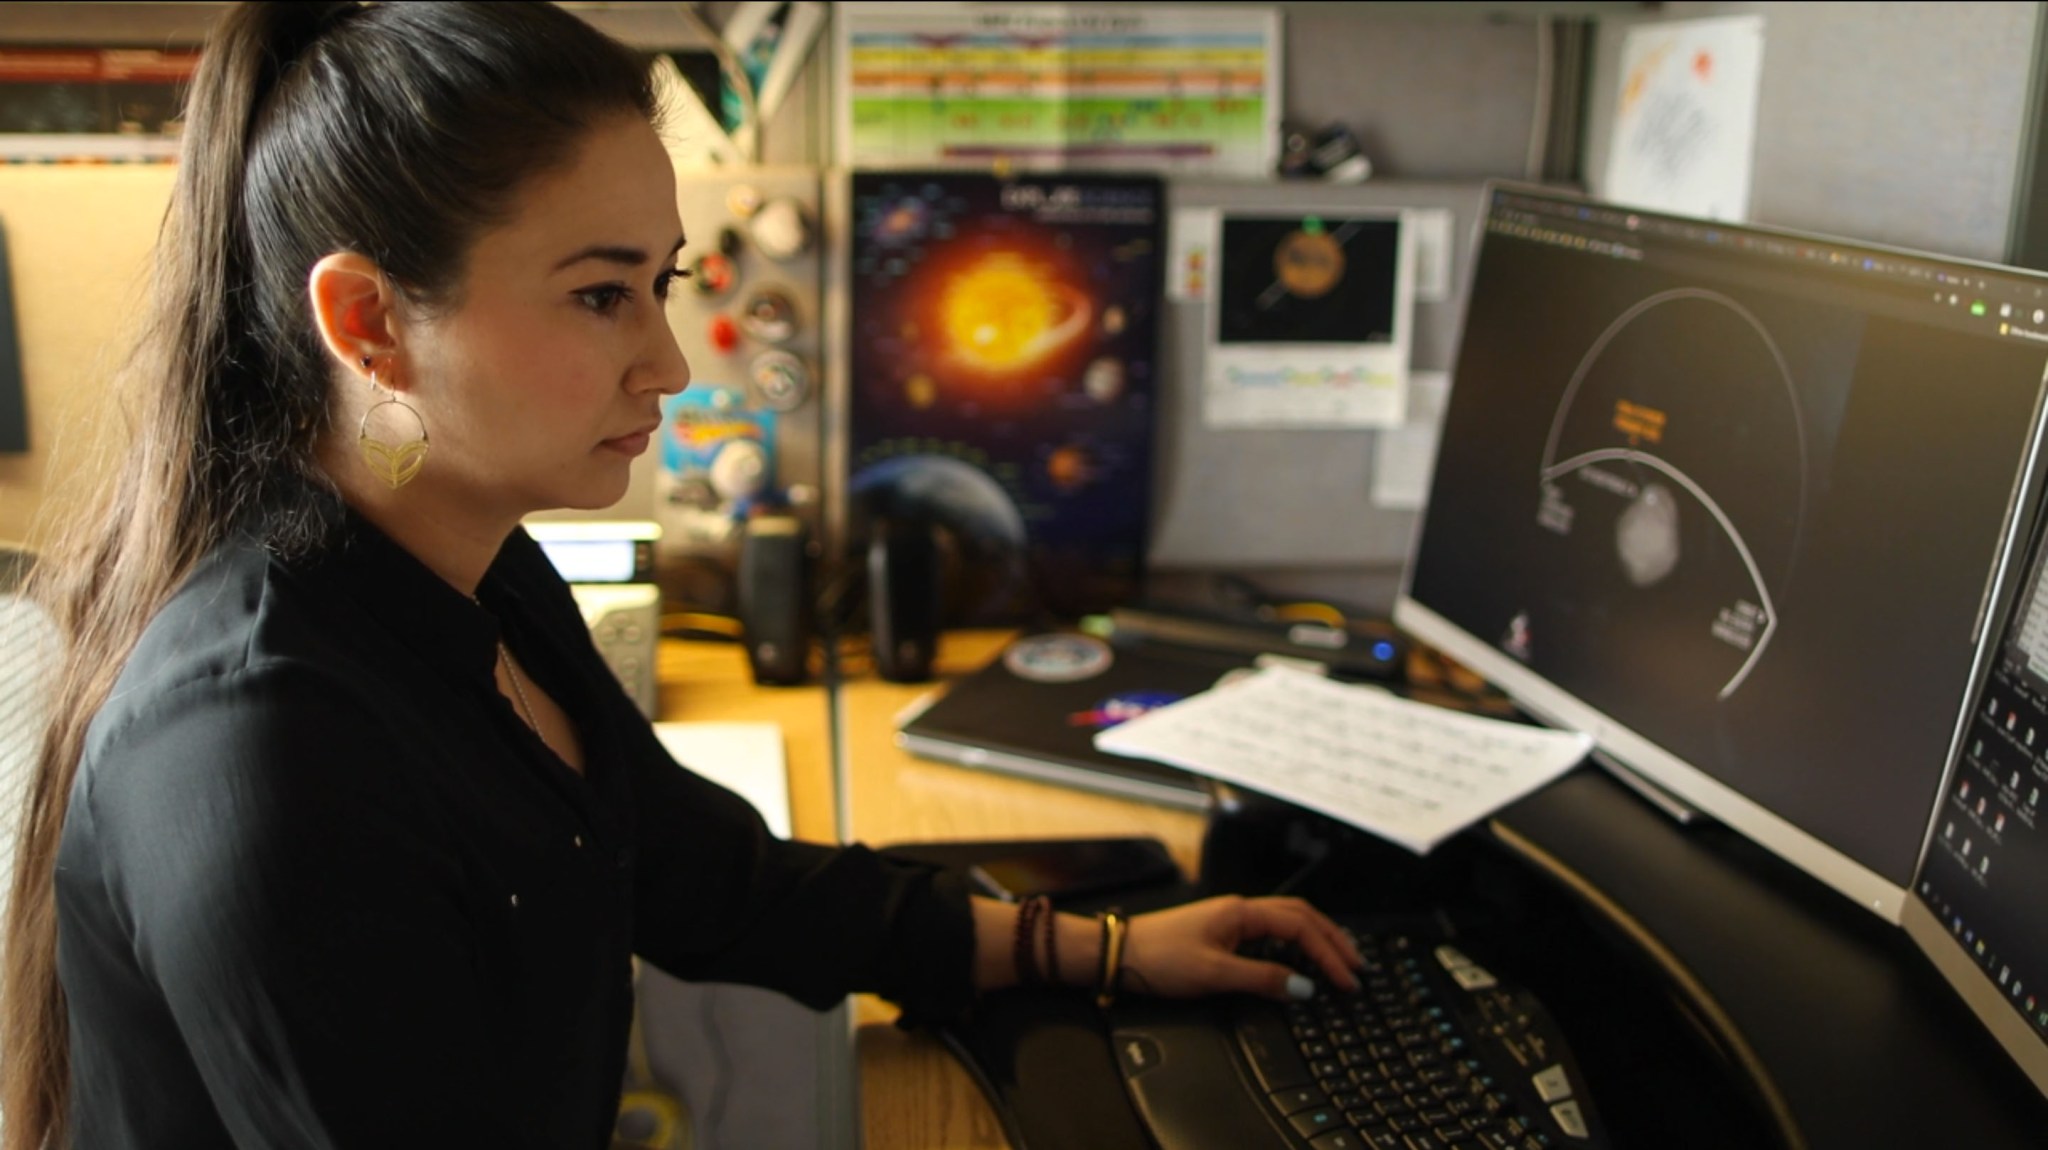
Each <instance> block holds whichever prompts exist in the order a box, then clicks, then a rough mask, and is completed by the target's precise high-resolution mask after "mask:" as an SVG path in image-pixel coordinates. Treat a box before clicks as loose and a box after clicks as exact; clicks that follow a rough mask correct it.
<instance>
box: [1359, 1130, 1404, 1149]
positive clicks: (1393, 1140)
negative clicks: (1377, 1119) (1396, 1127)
mask: <svg viewBox="0 0 2048 1150" xmlns="http://www.w3.org/2000/svg"><path fill="white" fill-rule="evenodd" d="M1358 1136H1359V1137H1360V1138H1363V1139H1364V1140H1365V1144H1366V1146H1368V1147H1369V1148H1370V1150H1405V1148H1404V1147H1403V1146H1402V1145H1401V1143H1402V1138H1401V1136H1400V1135H1399V1134H1396V1133H1394V1132H1393V1131H1392V1130H1389V1129H1387V1128H1386V1127H1384V1126H1379V1127H1360V1128H1359V1131H1358Z"/></svg>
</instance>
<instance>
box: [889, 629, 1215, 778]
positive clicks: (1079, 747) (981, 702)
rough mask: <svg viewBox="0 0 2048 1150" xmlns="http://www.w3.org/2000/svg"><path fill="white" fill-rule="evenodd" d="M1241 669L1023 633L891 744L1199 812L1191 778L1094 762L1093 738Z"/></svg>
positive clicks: (1152, 648)
mask: <svg viewBox="0 0 2048 1150" xmlns="http://www.w3.org/2000/svg"><path fill="white" fill-rule="evenodd" d="M1251 661H1252V656H1250V655H1248V654H1240V653H1231V652H1216V651H1205V650H1198V649H1194V648H1184V647H1169V646H1166V645H1164V644H1144V645H1137V644H1132V645H1122V644H1118V645H1112V644H1110V643H1107V642H1104V641H1103V640H1100V639H1096V638H1093V637H1092V636H1087V635H1080V634H1074V633H1069V632H1052V633H1048V634H1043V635H1029V636H1025V637H1023V638H1020V639H1018V640H1016V641H1015V642H1013V643H1011V644H1010V645H1009V646H1008V647H1006V648H1004V650H1003V652H1002V654H1000V655H998V656H997V657H996V658H995V659H993V660H991V661H990V662H989V664H988V665H987V666H985V667H983V668H981V669H980V670H978V671H975V672H973V673H972V674H969V675H966V676H964V677H962V678H960V679H957V680H955V681H954V682H953V684H952V685H951V686H950V687H948V688H947V689H946V690H945V692H944V693H943V694H940V695H938V696H936V697H935V698H934V699H933V700H932V701H931V702H930V703H929V704H927V705H925V706H924V707H923V708H922V709H912V710H911V711H909V712H907V713H906V714H905V715H903V716H901V717H900V718H899V719H898V720H897V732H896V742H897V745H899V746H901V747H902V748H903V749H904V750H906V751H909V752H910V753H911V754H913V755H917V756H919V757H921V758H927V759H936V760H940V761H943V762H949V763H958V764H960V765H962V766H968V767H978V768H984V769H987V770H991V771H1001V772H1004V773H1007V774H1015V775H1022V776H1025V777H1028V778H1034V779H1040V780H1043V781H1047V782H1054V783H1060V784H1063V785H1066V786H1072V787H1078V788H1081V789H1084V790H1093V791H1101V792H1104V793H1107V794H1113V795H1118V796H1121V797H1124V798H1131V799H1139V800H1142V801H1145V802H1151V803H1157V804H1160V805H1162V806H1169V807H1179V808H1183V809H1187V810H1206V809H1207V808H1208V806H1209V792H1208V790H1207V788H1206V785H1205V783H1204V782H1203V780H1202V779H1201V778H1200V777H1199V776H1197V775H1193V774H1190V773H1188V772H1187V771H1183V770H1180V769H1178V768H1175V767H1169V766H1165V765H1163V764H1159V763H1153V762H1148V761H1146V760H1142V759H1129V758H1122V757H1119V756H1116V755H1110V754H1105V753H1103V752H1101V751H1098V750H1096V749H1095V735H1096V733H1097V732H1099V731H1102V730H1106V729H1108V728H1109V727H1112V726H1114V725H1116V724H1117V723H1120V722H1123V721H1125V720H1128V719H1133V718H1136V717H1137V716H1138V715H1140V714H1143V713H1144V712H1145V711H1148V710H1151V709H1152V708H1154V707H1161V706H1165V705H1166V704H1167V703H1171V702H1175V701H1177V700H1180V699H1183V698H1186V697H1187V696H1189V695H1193V694H1196V693H1198V692H1201V691H1205V690H1207V689H1209V687H1211V686H1212V685H1214V684H1215V682H1216V680H1217V679H1218V678H1220V677H1221V676H1222V675H1224V674H1225V673H1227V672H1229V671H1232V670H1235V669H1237V668H1241V667H1246V666H1249V665H1250V664H1251Z"/></svg>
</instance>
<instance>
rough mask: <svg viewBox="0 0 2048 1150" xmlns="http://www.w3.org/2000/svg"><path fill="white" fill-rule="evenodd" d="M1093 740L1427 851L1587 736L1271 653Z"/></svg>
mask: <svg viewBox="0 0 2048 1150" xmlns="http://www.w3.org/2000/svg"><path fill="white" fill-rule="evenodd" d="M1095 746H1096V749H1097V750H1101V751H1107V752H1109V753H1110V754H1116V755H1126V756H1130V757H1134V758H1145V759H1152V760H1155V761H1158V762H1161V763H1166V764H1168V765H1170V766H1175V767H1180V768H1182V769H1184V770H1189V771H1194V772H1196V773H1198V774H1203V775H1208V776H1210V777H1212V778H1218V779H1223V780H1226V781H1228V782H1232V783H1237V784H1240V785H1242V786H1246V787H1250V788H1251V789H1253V790H1256V791H1260V792H1263V793H1265V794H1268V795H1272V796H1273V797H1275V798H1278V799H1285V800H1286V801H1288V802H1291V803H1295V804H1298V805H1300V806H1303V807H1307V808H1309V809H1311V810H1315V811H1319V812H1321V813H1323V814H1326V815H1329V816H1331V817H1332V818H1336V819H1341V820H1343V821H1344V822H1347V823H1351V824H1353V825H1355V826H1358V827H1361V828H1363V829H1365V830H1367V831H1370V832H1372V833H1373V834H1376V835H1379V836H1380V837H1381V838H1384V839H1386V840H1387V841H1389V842H1393V843H1398V844H1400V845H1401V846H1404V847H1407V848H1408V849H1409V850H1412V851H1414V852H1415V853H1416V854H1427V853H1429V851H1430V850H1431V849H1433V848H1434V847H1436V845H1437V844H1438V843H1441V842H1443V841H1444V840H1445V839H1447V838H1449V837H1451V836H1452V835H1454V834H1456V833H1457V832H1458V831H1460V830H1462V829H1464V828H1465V827H1467V826H1470V825H1471V824H1472V823H1475V822H1477V821H1479V820H1480V819H1482V818H1485V817H1486V816H1487V815H1489V814H1491V813H1493V812H1494V811H1496V810H1498V809H1500V808H1501V807H1503V806H1506V805H1507V804H1508V803H1510V802H1512V801H1514V800H1515V799H1518V798H1520V797H1522V796H1523V795H1526V794H1528V793H1529V792H1531V791H1534V790H1535V789H1537V788H1538V787H1541V786H1542V785H1544V784H1545V783H1548V782H1550V781H1551V780H1553V779H1555V778H1557V777H1558V776H1560V775H1562V774H1564V773H1565V772H1566V771H1568V770H1570V769H1571V768H1572V767H1573V766H1574V765H1576V764H1577V763H1578V762H1579V760H1580V759H1583V758H1584V757H1585V756H1586V752H1588V751H1589V750H1591V749H1592V747H1593V739H1592V737H1591V736H1589V735H1585V734H1581V733H1577V732H1570V731H1555V730H1550V729H1547V728H1543V727H1532V726H1527V725H1525V724H1521V723H1512V722H1506V721H1503V720H1499V719H1484V718H1480V717H1478V716H1476V715H1467V714H1462V713H1460V712H1457V711H1450V710H1445V709H1444V708H1441V707H1433V706H1430V705H1428V704H1425V703H1416V702H1411V701H1409V700H1406V699H1400V698H1396V697H1394V696H1392V695H1389V694H1387V693H1385V692H1384V691H1381V690H1379V689H1377V688H1373V687H1362V686H1355V685H1350V684H1345V683H1337V682H1333V681H1331V680H1328V679H1325V678H1322V677H1321V676H1317V675H1311V674H1305V673H1303V672H1301V671H1295V670H1292V669H1289V668H1285V667H1272V668H1268V669H1266V670H1263V671H1260V672H1258V673H1257V674H1254V675H1251V676H1248V677H1246V678H1244V679H1242V680H1239V681H1237V682H1235V683H1231V684H1229V685H1227V686H1223V687H1218V688H1215V689H1213V690H1209V691H1204V692H1202V693H1201V694H1199V695H1196V696H1194V697H1192V698H1188V699H1184V700H1182V701H1181V702H1178V703H1175V704H1173V705H1171V706H1167V707H1161V708H1159V709H1158V710H1154V711H1149V712H1147V713H1146V714H1143V715H1140V716H1139V717H1137V718H1135V719H1132V720H1130V721H1129V722H1127V723H1124V724H1123V725H1122V726H1118V727H1114V728H1111V729H1110V730H1107V731H1104V732H1103V733H1101V734H1099V735H1097V736H1095Z"/></svg>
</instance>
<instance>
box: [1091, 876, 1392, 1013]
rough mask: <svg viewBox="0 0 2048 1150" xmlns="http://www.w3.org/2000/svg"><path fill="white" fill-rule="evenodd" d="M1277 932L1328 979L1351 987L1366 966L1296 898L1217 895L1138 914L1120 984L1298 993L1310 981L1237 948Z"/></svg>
mask: <svg viewBox="0 0 2048 1150" xmlns="http://www.w3.org/2000/svg"><path fill="white" fill-rule="evenodd" d="M1259 938H1279V939H1284V940H1286V941H1289V942H1292V943H1294V944H1295V945H1297V946H1299V947H1300V948H1301V951H1302V953H1303V954H1304V955H1306V956H1307V958H1308V960H1309V961H1310V962H1311V963H1313V964H1314V965H1315V967H1316V969H1318V970H1320V971H1321V972H1322V974H1323V977H1324V978H1325V979H1326V980H1327V981H1328V982H1330V983H1331V984H1332V985H1334V986H1336V987H1338V988H1340V989H1342V990H1346V991H1351V990H1356V989H1358V977H1357V975H1355V974H1353V973H1352V972H1353V971H1354V970H1356V969H1358V968H1359V967H1361V966H1363V965H1364V964H1365V960H1364V959H1363V958H1362V957H1360V956H1359V953H1358V950H1357V948H1356V947H1354V946H1352V945H1351V940H1350V939H1349V938H1348V937H1346V936H1345V934H1344V931H1343V929H1342V928H1340V927H1339V926H1338V925H1337V924H1336V923H1334V922H1331V921H1330V920H1329V918H1328V917H1326V916H1325V915H1324V914H1323V913H1322V912H1321V911H1318V910H1316V909H1315V908H1314V907H1312V906H1310V905H1309V904H1307V903H1305V902H1303V901H1302V900H1300V899H1298V898H1249V899H1248V898H1239V897H1237V896H1234V895H1226V896H1223V897H1220V898H1210V899H1204V900H1202V901H1201V902H1191V903H1188V904H1186V905H1183V906H1177V907H1173V908H1171V909H1168V910H1161V911H1154V912H1152V913H1150V914H1141V915H1138V916H1136V917H1135V918H1132V919H1131V921H1130V932H1129V934H1127V935H1126V936H1125V939H1124V954H1123V979H1122V981H1121V983H1120V984H1119V985H1120V986H1121V987H1122V988H1123V989H1125V990H1130V991H1137V992H1139V993H1142V994H1156V995H1162V996H1166V997H1173V998H1184V997H1191V996H1194V995H1200V994H1216V993H1224V992H1237V993H1242V994H1257V995H1261V996H1263V997H1266V998H1273V999H1280V1000H1287V999H1303V998H1307V997H1309V995H1310V994H1312V993H1313V992H1314V985H1313V983H1311V982H1310V980H1309V979H1307V978H1305V977H1303V976H1302V975H1301V974H1300V973H1298V972H1296V971H1295V970H1293V969H1291V968H1289V967H1287V966H1284V965H1282V964H1280V963H1277V962H1267V961H1264V960H1262V959H1255V958H1245V957H1244V956H1242V955H1240V954H1238V953H1237V948H1238V947H1239V946H1241V945H1243V944H1244V943H1246V942H1250V941H1252V940H1253V939H1259Z"/></svg>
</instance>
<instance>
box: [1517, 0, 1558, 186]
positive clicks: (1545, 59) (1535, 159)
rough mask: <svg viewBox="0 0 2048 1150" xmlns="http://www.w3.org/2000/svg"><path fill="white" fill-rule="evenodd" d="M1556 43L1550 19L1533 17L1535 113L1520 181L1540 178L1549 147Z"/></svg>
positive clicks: (1544, 16)
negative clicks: (1534, 18) (1534, 38)
mask: <svg viewBox="0 0 2048 1150" xmlns="http://www.w3.org/2000/svg"><path fill="white" fill-rule="evenodd" d="M1556 71H1557V41H1556V38H1555V37H1553V36H1552V35H1551V18H1550V17H1549V16H1547V15H1539V16H1537V17H1536V113H1535V116H1534V117H1533V118H1532V119H1531V120H1530V123H1529V154H1528V155H1527V156H1526V157H1524V158H1523V160H1522V178H1523V179H1526V180H1532V181H1534V180H1541V179H1542V178H1543V153H1544V152H1545V151H1546V150H1548V149H1549V147H1550V101H1551V96H1552V92H1551V89H1552V88H1554V87H1556V80H1555V79H1554V74H1555V73H1556Z"/></svg>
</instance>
